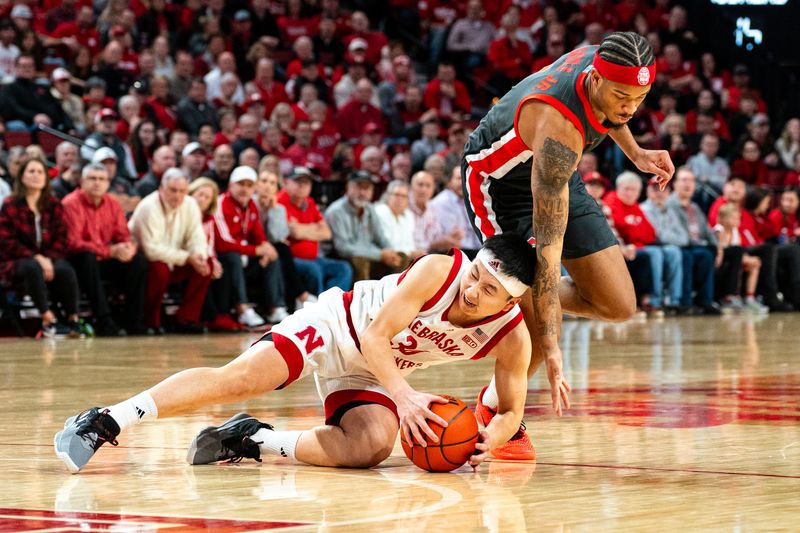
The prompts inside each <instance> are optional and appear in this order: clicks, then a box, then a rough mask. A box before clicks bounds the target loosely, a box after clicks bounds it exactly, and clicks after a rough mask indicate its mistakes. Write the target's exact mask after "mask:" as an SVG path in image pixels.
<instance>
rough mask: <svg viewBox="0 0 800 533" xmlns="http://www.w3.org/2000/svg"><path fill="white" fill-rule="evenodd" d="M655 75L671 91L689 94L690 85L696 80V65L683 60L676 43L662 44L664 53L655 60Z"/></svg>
mask: <svg viewBox="0 0 800 533" xmlns="http://www.w3.org/2000/svg"><path fill="white" fill-rule="evenodd" d="M656 77H657V78H658V79H659V80H660V81H659V82H665V83H666V85H667V86H668V87H669V88H670V89H672V90H673V91H678V92H679V93H681V94H684V95H685V94H689V93H690V92H691V90H692V85H693V84H695V83H697V82H698V78H697V65H695V63H694V62H693V61H685V60H684V59H683V54H682V53H681V49H680V48H679V47H678V45H677V44H675V43H670V44H667V45H665V46H664V54H663V55H662V56H661V57H659V58H658V59H657V60H656Z"/></svg>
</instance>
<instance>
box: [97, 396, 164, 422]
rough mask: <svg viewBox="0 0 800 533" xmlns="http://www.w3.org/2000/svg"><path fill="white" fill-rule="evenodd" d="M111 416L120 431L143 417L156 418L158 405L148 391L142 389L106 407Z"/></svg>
mask: <svg viewBox="0 0 800 533" xmlns="http://www.w3.org/2000/svg"><path fill="white" fill-rule="evenodd" d="M108 411H109V414H110V415H111V418H113V419H114V421H116V423H117V424H118V425H119V429H120V431H122V430H123V429H125V428H127V427H130V426H133V425H135V424H138V423H139V422H141V421H142V420H144V419H145V418H153V419H155V418H158V407H156V402H155V401H154V400H153V397H152V396H150V393H149V392H147V391H144V392H142V393H139V394H137V395H136V396H134V397H133V398H130V399H128V400H125V401H124V402H121V403H118V404H117V405H112V406H111V407H109V408H108Z"/></svg>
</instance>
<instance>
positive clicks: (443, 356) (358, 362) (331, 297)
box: [271, 250, 522, 421]
mask: <svg viewBox="0 0 800 533" xmlns="http://www.w3.org/2000/svg"><path fill="white" fill-rule="evenodd" d="M454 258H455V261H454V262H453V266H452V268H451V269H450V272H449V273H448V276H447V280H446V281H445V282H444V284H443V285H442V287H441V288H440V289H439V291H437V293H436V294H435V295H434V296H433V297H432V298H431V299H430V300H428V301H427V302H426V303H425V305H423V306H422V309H420V311H419V314H417V316H416V317H415V318H414V319H413V320H412V321H411V323H410V324H409V325H408V326H407V327H406V328H405V329H403V330H402V331H401V332H399V333H398V334H397V335H395V336H394V338H393V339H392V353H393V355H394V358H395V363H396V364H397V368H398V369H399V370H400V372H401V373H402V374H403V375H407V374H409V373H411V372H412V371H414V370H416V369H419V368H427V367H429V366H433V365H439V364H442V363H448V362H451V361H460V360H465V359H481V358H483V357H485V356H486V355H487V354H488V353H489V352H490V351H491V349H492V348H493V347H494V346H495V345H496V344H497V343H498V342H500V340H501V339H502V338H503V337H504V336H505V335H506V334H508V333H509V332H510V331H511V330H512V329H514V327H515V326H517V325H518V324H519V323H520V322H521V321H522V312H521V310H520V308H519V306H514V307H512V308H511V309H510V310H508V311H507V312H504V313H498V314H497V315H494V316H491V317H489V318H486V319H485V320H482V321H481V322H479V323H476V324H473V325H471V326H468V327H460V326H456V325H454V324H452V323H450V322H449V321H448V312H449V310H450V308H451V307H452V306H453V305H455V304H457V302H455V300H456V298H457V297H458V294H459V283H460V280H461V276H463V275H465V274H466V273H467V272H468V271H469V269H470V265H471V263H470V261H469V259H468V258H467V256H466V255H464V253H463V252H461V251H460V250H456V251H454ZM404 276H405V273H402V274H394V275H391V276H386V277H384V278H383V279H380V280H370V281H359V282H357V283H356V284H355V286H354V288H353V290H352V291H350V292H343V291H342V290H341V289H339V288H336V287H334V288H332V289H329V290H327V291H325V292H324V293H322V294H320V296H319V301H318V302H316V303H313V304H307V305H306V306H305V307H304V308H303V309H301V310H299V311H297V312H295V313H294V314H293V315H292V316H290V317H289V318H287V319H286V320H284V321H283V322H281V323H280V324H277V325H275V326H274V327H273V328H272V331H271V335H272V340H273V342H274V343H275V347H276V348H277V349H278V351H280V353H281V355H282V356H283V358H284V360H285V361H286V363H287V365H288V366H289V379H288V380H287V381H286V383H284V384H283V386H286V385H288V384H289V383H291V382H293V381H294V380H296V379H298V378H301V377H304V376H306V375H308V374H311V373H313V374H314V378H315V380H316V382H317V390H318V392H319V395H320V398H321V399H322V400H323V402H324V404H325V418H326V421H330V420H331V419H332V418H334V417H335V415H336V413H337V411H338V410H339V409H340V408H341V407H343V406H345V405H347V404H349V403H351V402H354V401H364V402H368V403H377V404H380V405H384V406H386V407H387V408H389V409H391V410H392V411H394V412H395V413H396V408H395V405H394V402H392V400H391V399H390V398H389V393H388V392H387V391H386V389H384V388H383V386H382V385H381V384H380V382H379V381H378V379H377V378H376V377H375V376H374V375H373V374H372V372H371V371H370V369H369V366H368V364H367V361H366V359H365V358H364V356H363V355H362V354H361V341H360V336H361V334H362V333H363V332H364V331H365V330H366V329H367V326H368V325H369V324H370V322H372V320H373V319H374V318H375V316H376V315H377V313H378V311H379V310H380V309H381V307H382V306H383V304H384V302H385V301H386V300H387V299H388V298H389V296H391V295H392V293H393V292H394V291H395V290H396V289H397V286H398V285H400V284H401V283H402V282H403V278H404Z"/></svg>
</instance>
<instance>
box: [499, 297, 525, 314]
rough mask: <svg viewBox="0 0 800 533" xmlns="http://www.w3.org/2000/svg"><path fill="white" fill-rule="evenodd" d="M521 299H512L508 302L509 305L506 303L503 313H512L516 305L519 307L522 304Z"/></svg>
mask: <svg viewBox="0 0 800 533" xmlns="http://www.w3.org/2000/svg"><path fill="white" fill-rule="evenodd" d="M521 299H522V298H511V299H510V300H509V301H508V303H506V305H505V307H503V311H502V312H503V313H505V312H506V311H510V310H511V308H512V307H514V306H515V305H517V304H518V303H519V302H520V300H521Z"/></svg>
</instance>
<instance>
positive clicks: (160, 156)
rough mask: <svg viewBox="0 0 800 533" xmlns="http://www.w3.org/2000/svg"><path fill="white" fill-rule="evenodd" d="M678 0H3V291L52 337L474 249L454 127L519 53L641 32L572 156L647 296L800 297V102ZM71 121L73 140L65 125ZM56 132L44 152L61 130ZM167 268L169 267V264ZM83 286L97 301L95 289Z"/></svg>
mask: <svg viewBox="0 0 800 533" xmlns="http://www.w3.org/2000/svg"><path fill="white" fill-rule="evenodd" d="M687 13H688V12H687V9H686V8H685V7H684V6H682V5H680V3H678V2H674V1H671V0H619V1H611V0H585V1H578V0H498V1H497V2H483V1H480V0H459V1H441V0H383V1H376V2H366V1H363V0H362V1H359V0H352V1H346V0H186V1H183V2H178V1H176V2H166V1H164V0H133V1H130V2H128V1H122V0H94V1H91V2H90V1H89V0H61V1H60V2H55V1H53V0H23V1H18V2H13V3H12V2H7V3H5V4H2V5H0V82H2V86H0V199H3V203H2V209H1V210H0V241H2V246H0V292H1V293H2V298H3V299H4V302H8V301H11V300H12V299H13V298H15V297H16V298H19V297H20V296H21V295H27V296H28V297H29V298H30V299H31V300H32V302H33V305H34V306H35V307H36V309H37V310H38V311H39V313H40V315H41V317H42V322H43V326H42V331H41V333H42V335H54V334H70V335H79V334H81V332H85V331H86V326H85V324H82V322H81V319H80V316H82V315H84V314H85V313H86V312H90V315H91V322H92V323H93V324H94V329H95V332H96V333H97V334H99V335H111V336H113V335H121V334H124V333H125V332H127V333H129V334H159V333H161V332H163V331H164V327H163V326H162V315H163V311H164V305H163V302H164V298H165V295H167V294H172V295H177V298H178V300H179V302H180V305H179V308H178V310H177V313H176V314H175V316H174V317H173V318H172V319H171V320H173V322H174V323H171V324H168V326H170V327H171V328H174V329H175V330H176V331H183V332H200V331H204V330H206V329H211V330H219V331H235V330H238V329H241V328H244V327H260V326H262V325H264V324H265V323H267V322H270V323H274V322H276V321H279V320H281V319H282V318H283V317H285V316H286V314H287V313H289V312H291V311H292V310H293V309H295V308H297V307H298V306H302V305H304V303H305V302H312V301H314V300H315V299H316V297H317V296H318V295H319V294H320V293H321V292H323V291H324V290H326V289H328V288H331V287H334V286H338V287H340V288H342V289H343V290H348V289H349V288H350V287H351V286H352V283H353V282H355V281H358V280H362V279H371V278H376V277H379V276H382V275H385V274H388V273H393V272H399V271H401V270H403V269H404V268H406V267H407V266H408V265H409V264H410V263H411V262H412V261H413V260H414V259H416V258H418V257H419V256H421V255H422V254H425V253H430V252H441V251H447V250H449V249H450V248H452V247H459V248H462V249H464V250H465V251H468V253H470V254H474V253H475V251H476V250H477V249H478V248H479V246H480V243H479V241H478V240H477V238H476V237H475V234H474V232H473V230H472V227H471V223H470V220H469V218H468V215H467V212H466V210H465V208H464V206H463V202H462V198H461V196H462V186H461V157H462V152H463V147H464V143H465V141H466V139H467V137H468V136H469V134H470V132H471V131H472V129H473V128H474V127H475V125H476V124H477V123H478V121H479V120H480V118H481V117H482V116H483V115H484V114H485V112H486V111H487V110H488V109H489V108H490V107H491V105H492V104H493V102H494V101H496V99H497V98H499V97H502V95H503V94H504V93H505V92H506V91H507V90H508V89H509V88H510V87H511V86H513V85H514V84H515V83H516V82H518V81H519V80H520V79H522V78H524V77H525V76H527V75H529V74H531V73H532V72H535V71H537V70H539V69H541V68H544V67H546V66H547V65H548V64H549V63H550V62H552V61H553V60H554V59H556V58H558V57H559V56H560V55H562V54H564V53H566V52H568V51H569V50H571V49H572V48H574V47H577V46H586V45H596V44H599V43H600V41H601V40H602V38H603V36H604V35H605V34H607V33H608V32H611V31H617V30H626V31H629V30H630V31H636V32H638V33H640V34H642V35H644V36H646V37H647V39H648V40H649V42H650V44H651V45H652V47H653V49H654V51H655V53H656V57H657V78H656V81H655V83H654V85H653V88H652V91H651V93H650V95H649V96H648V98H647V99H646V101H645V104H644V105H643V106H642V107H640V109H639V110H638V111H637V113H636V115H635V117H634V118H633V119H632V120H631V122H630V123H629V127H630V129H631V131H632V132H633V134H634V137H635V138H636V140H637V142H638V143H639V144H640V145H641V146H642V147H645V148H651V149H665V150H668V151H669V153H670V155H671V157H672V159H673V161H674V162H675V165H676V167H678V171H677V172H676V175H675V177H674V179H673V181H672V183H671V184H670V188H669V189H667V190H664V191H662V190H660V188H659V187H658V186H657V185H656V184H654V183H653V182H651V181H649V178H650V177H649V176H642V175H639V174H637V173H636V172H635V169H634V168H633V167H632V166H631V164H630V163H629V162H628V161H627V158H626V157H625V156H624V154H622V152H621V151H620V150H619V148H617V147H616V146H615V145H614V144H613V143H611V142H608V141H607V142H605V143H604V144H602V145H601V146H600V147H599V148H598V149H596V150H595V151H594V152H592V153H587V154H585V155H584V157H583V158H582V160H581V162H580V165H579V167H578V171H579V172H580V173H581V175H582V176H583V180H584V182H585V185H586V188H587V190H588V191H589V192H590V194H591V195H592V196H593V197H594V198H595V199H596V200H597V202H598V203H599V204H600V205H601V207H602V209H603V211H604V212H605V213H606V215H607V220H608V221H609V224H611V225H612V227H613V228H614V230H615V232H616V233H617V235H618V237H619V245H620V247H621V251H622V254H623V256H624V258H625V260H626V263H627V265H628V268H629V270H630V271H631V274H632V278H633V280H634V285H635V288H636V292H637V297H638V300H639V306H640V308H641V310H642V311H643V312H644V313H646V314H648V315H649V316H662V315H663V314H665V313H681V314H696V313H707V314H717V313H722V312H728V311H731V312H738V311H743V312H744V311H748V312H754V313H765V312H768V311H769V310H773V311H787V310H791V309H800V246H798V242H800V227H799V226H798V224H797V211H798V192H797V191H798V187H799V186H800V119H798V118H793V117H778V116H775V114H774V113H772V114H771V109H770V105H769V104H770V103H769V102H767V101H765V100H764V98H762V95H761V92H760V91H759V87H757V86H756V84H755V83H754V80H753V79H752V77H751V76H750V70H749V68H748V66H747V65H744V64H736V65H724V64H721V62H720V61H718V50H716V49H715V46H718V45H717V44H716V43H709V42H705V41H704V40H703V36H702V34H701V33H700V32H699V31H698V30H699V29H700V28H699V21H691V20H689V17H688V15H687ZM56 138H58V139H59V140H60V142H53V139H56ZM51 151H52V153H51ZM171 287H172V288H171ZM81 302H86V306H88V309H85V308H80V307H81Z"/></svg>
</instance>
